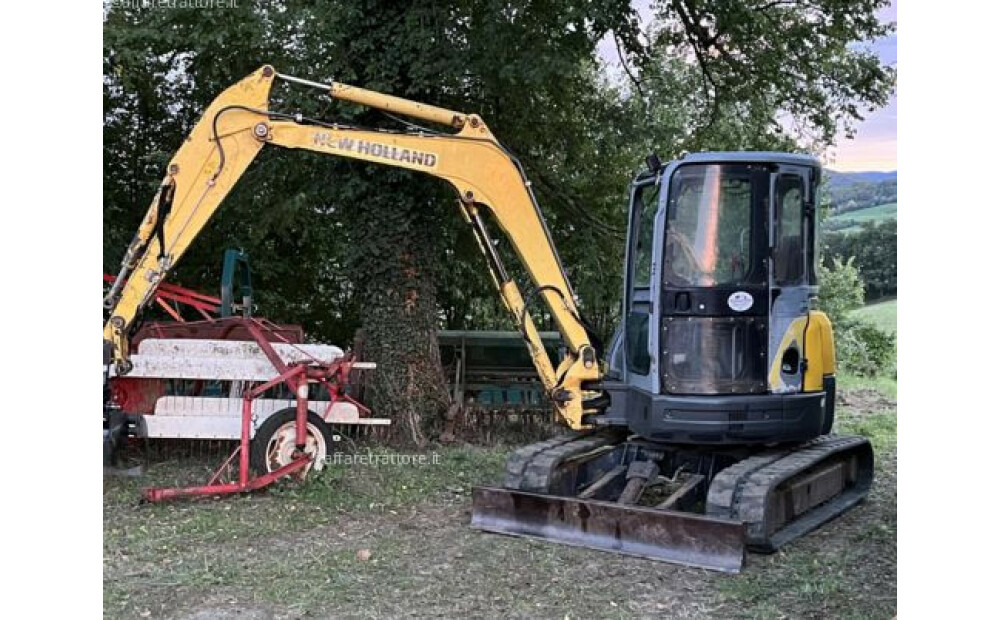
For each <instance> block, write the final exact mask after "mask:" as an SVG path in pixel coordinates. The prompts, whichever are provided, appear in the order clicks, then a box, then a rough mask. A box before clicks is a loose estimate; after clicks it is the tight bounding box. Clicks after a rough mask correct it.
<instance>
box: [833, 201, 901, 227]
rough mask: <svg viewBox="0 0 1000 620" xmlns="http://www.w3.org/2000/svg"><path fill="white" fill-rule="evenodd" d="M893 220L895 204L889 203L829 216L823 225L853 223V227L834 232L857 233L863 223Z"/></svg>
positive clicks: (894, 217)
mask: <svg viewBox="0 0 1000 620" xmlns="http://www.w3.org/2000/svg"><path fill="white" fill-rule="evenodd" d="M894 219H896V203H895V202H891V203H887V204H884V205H878V206H877V207H868V208H867V209H858V210H857V211H848V212H847V213H838V214H837V215H831V216H830V217H829V218H827V219H826V221H825V222H824V224H825V225H827V226H830V225H833V226H836V225H837V224H841V225H843V224H846V223H847V222H853V223H854V225H853V226H849V227H847V228H840V229H838V230H836V231H835V232H858V231H859V230H861V225H862V224H864V223H865V222H875V223H879V222H885V221H888V220H894ZM831 232H834V231H831Z"/></svg>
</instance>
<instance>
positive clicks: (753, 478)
mask: <svg viewBox="0 0 1000 620" xmlns="http://www.w3.org/2000/svg"><path fill="white" fill-rule="evenodd" d="M872 474H873V455H872V449H871V444H870V443H868V441H867V440H865V439H864V438H860V437H837V436H823V437H820V438H818V439H814V440H812V441H809V442H805V443H801V444H795V445H788V446H780V447H773V448H762V449H756V450H754V449H748V448H729V449H718V450H711V449H705V448H702V447H685V446H680V445H678V446H664V445H661V444H655V443H651V442H648V441H645V440H643V439H641V438H639V437H636V436H627V435H626V434H625V433H623V432H621V431H615V430H603V431H597V432H590V433H582V434H566V435H560V436H559V437H556V438H553V439H549V440H547V441H543V442H539V443H535V444H532V445H529V446H525V447H523V448H521V449H519V450H517V451H516V452H514V453H513V454H512V455H511V456H510V458H509V459H508V461H507V471H506V478H505V479H504V483H503V488H492V487H480V488H476V489H474V490H473V516H472V526H473V527H474V528H477V529H480V530H484V531H489V532H496V533H501V534H509V535H514V536H527V537H532V538H541V539H545V540H551V541H556V542H561V543H565V544H570V545H577V546H581V547H588V548H592V549H600V550H604V551H613V552H617V553H623V554H627V555H636V556H640V557H645V558H650V559H654V560H661V561H666V562H672V563H676V564H684V565H689V566H696V567H700V568H708V569H713V570H720V571H724V572H738V571H739V570H740V569H741V568H742V567H743V562H744V554H745V549H746V548H749V549H751V550H754V551H761V552H772V551H774V550H776V549H777V548H778V547H780V546H781V545H783V544H785V543H787V542H789V541H791V540H793V539H795V538H798V537H799V536H802V535H803V534H806V533H807V532H809V531H811V530H813V529H814V528H816V527H818V526H819V525H822V524H823V523H825V522H826V521H828V520H830V519H833V518H834V517H836V516H838V515H840V514H841V513H843V512H844V511H846V510H848V509H849V508H851V507H852V506H854V505H855V504H857V503H858V502H859V501H861V499H862V498H864V496H865V495H866V494H867V492H868V489H869V487H870V485H871V482H872Z"/></svg>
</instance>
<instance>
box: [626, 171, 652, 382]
mask: <svg viewBox="0 0 1000 620" xmlns="http://www.w3.org/2000/svg"><path fill="white" fill-rule="evenodd" d="M659 204H660V183H659V175H657V176H656V177H649V178H646V179H642V180H639V181H637V182H636V183H635V184H634V185H633V190H632V204H631V210H630V213H629V245H628V253H627V256H626V278H625V307H624V316H625V330H624V334H623V335H624V338H623V342H624V347H623V352H624V358H625V360H624V361H625V364H624V370H625V377H626V380H627V382H628V383H629V385H632V386H635V387H639V388H641V389H644V390H646V391H649V392H652V391H653V389H654V386H653V378H654V377H655V366H656V356H655V355H653V354H652V350H651V338H650V329H651V326H654V327H655V320H654V318H653V316H654V314H655V308H654V299H655V295H654V292H653V290H654V288H655V287H654V282H655V278H656V277H657V275H656V274H657V269H656V268H655V262H654V261H655V257H654V254H655V251H654V244H655V240H656V238H657V235H656V234H655V231H656V220H657V213H658V211H659Z"/></svg>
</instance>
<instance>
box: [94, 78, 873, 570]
mask: <svg viewBox="0 0 1000 620" xmlns="http://www.w3.org/2000/svg"><path fill="white" fill-rule="evenodd" d="M276 80H281V81H285V82H288V83H291V84H294V85H298V86H304V87H310V88H315V89H317V90H321V91H323V92H324V93H326V94H327V95H329V96H331V97H333V98H334V99H338V100H341V101H346V102H351V103H355V104H359V105H362V106H367V107H370V108H373V109H377V110H381V111H384V112H388V113H390V114H395V115H400V116H404V117H410V118H413V119H418V120H421V121H424V122H427V123H433V124H436V125H440V126H442V128H443V129H442V130H441V131H435V130H431V129H426V128H413V129H407V130H405V131H399V132H395V131H386V130H376V129H366V128H361V127H355V126H351V125H345V124H338V123H334V122H328V121H324V120H317V119H311V118H305V117H303V116H302V115H300V114H295V113H288V112H279V111H275V110H271V109H270V108H269V98H270V91H271V88H272V86H273V84H274V82H275V81H276ZM266 145H273V146H280V147H285V148H292V149H305V150H309V151H314V152H317V153H322V154H326V155H334V156H337V157H346V158H350V159H356V160H363V161H367V162H371V163H376V164H383V165H388V166H395V167H397V168H404V169H408V170H414V171H418V172H423V173H426V174H430V175H433V176H436V177H439V178H441V179H444V180H445V181H447V182H448V183H450V184H451V186H452V187H454V189H455V190H456V192H457V195H458V207H459V212H460V213H461V215H462V217H463V218H464V219H465V221H466V222H467V223H468V224H469V225H470V228H471V230H472V232H473V234H474V236H475V238H476V240H477V241H478V244H479V247H480V249H481V250H482V252H483V254H484V255H485V257H486V262H487V265H488V269H489V272H490V274H491V276H492V278H493V281H494V282H495V284H496V287H497V290H498V291H499V293H500V296H501V298H502V299H503V302H504V304H505V306H506V307H507V309H508V310H509V311H510V312H511V315H512V316H513V319H514V321H515V323H516V325H517V327H518V329H519V331H520V332H521V334H522V335H523V337H524V340H525V343H526V345H527V347H528V350H529V352H530V354H531V358H532V360H533V362H534V365H535V367H536V369H537V371H538V375H539V377H540V379H541V382H542V384H543V385H544V388H545V391H546V393H547V394H548V395H549V397H550V399H551V401H552V403H553V407H554V410H555V415H556V418H557V420H558V421H560V422H562V423H563V424H564V425H565V426H566V427H568V429H567V431H566V432H565V433H564V434H560V435H559V436H557V437H554V438H552V439H549V440H547V441H543V442H540V443H536V444H532V445H529V446H525V447H523V448H521V449H519V450H516V451H515V452H514V453H513V454H512V455H511V456H510V458H509V459H508V462H507V466H506V477H505V479H504V481H503V484H502V485H500V486H498V487H481V488H476V489H474V490H473V516H472V526H473V527H475V528H478V529H481V530H486V531H491V532H499V533H503V534H509V535H516V536H528V537H536V538H544V539H547V540H555V541H559V542H563V543H567V544H574V545H580V546H585V547H591V548H597V549H603V550H609V551H616V552H619V553H625V554H631V555H638V556H643V557H648V558H653V559H657V560H663V561H668V562H675V563H681V564H687V565H693V566H701V567H706V568H712V569H716V570H722V571H729V572H734V571H738V570H739V569H740V568H741V567H742V565H743V562H744V554H745V548H746V547H748V546H749V547H750V548H752V549H757V550H761V551H765V552H767V551H773V550H774V549H776V548H777V547H779V546H780V545H782V544H784V543H785V542H788V541H790V540H792V539H794V538H796V537H798V536H801V535H803V534H805V533H807V532H809V531H811V530H812V529H814V528H816V527H817V526H819V525H820V524H822V523H823V522H825V521H827V520H829V519H831V518H833V517H835V516H837V515H839V514H841V513H842V512H844V511H845V510H847V509H848V508H850V507H852V506H854V505H855V504H857V503H858V502H859V501H861V500H862V499H863V498H864V497H865V495H866V494H867V492H868V489H869V487H870V485H871V481H872V477H873V455H872V448H871V445H870V444H869V442H868V441H867V440H866V439H864V438H861V437H851V436H834V435H830V434H829V433H830V431H831V429H832V425H833V418H834V400H835V399H834V396H835V390H836V382H835V363H834V349H833V333H832V328H831V325H830V322H829V320H828V319H827V317H826V316H825V315H824V314H823V313H822V312H819V311H817V310H815V309H813V307H812V306H813V302H814V300H815V297H816V294H817V292H818V286H817V279H816V273H815V269H814V265H815V262H816V229H817V227H816V192H817V188H818V184H819V179H820V173H821V167H820V164H819V162H818V161H817V160H816V159H815V158H813V157H810V156H806V155H797V154H788V153H770V152H719V153H700V154H694V155H688V156H685V157H683V158H681V159H679V160H677V161H673V162H670V163H667V164H664V163H662V162H660V161H659V159H658V158H656V157H655V156H650V157H649V158H647V161H646V170H645V171H644V172H643V173H642V174H640V175H639V176H637V177H636V178H635V179H634V180H633V181H632V184H631V188H630V211H629V231H628V241H627V244H628V245H627V248H626V256H627V260H626V272H625V274H624V276H625V277H624V296H623V322H622V325H621V326H619V329H618V330H617V332H616V335H615V338H614V342H613V343H612V344H611V346H610V349H609V353H608V356H607V358H606V359H600V358H599V354H598V348H599V347H596V346H595V345H596V344H597V342H598V340H597V336H596V335H595V334H594V333H593V331H592V330H591V329H589V327H588V325H587V323H586V322H585V320H584V319H583V317H582V315H581V312H580V309H579V307H578V306H577V301H576V299H575V297H574V294H573V290H572V288H571V286H570V283H569V282H568V280H567V277H566V274H565V271H564V269H563V267H562V265H561V263H560V260H559V257H558V253H557V252H556V249H555V247H554V245H553V242H552V238H551V236H550V234H549V231H548V229H547V227H546V224H545V221H544V218H543V216H542V214H541V211H540V210H539V208H538V204H537V202H536V200H535V196H534V194H533V192H532V188H531V183H530V181H529V180H528V178H527V176H526V175H525V172H524V169H523V168H522V167H521V165H520V163H519V162H518V160H517V159H516V157H515V156H514V155H513V154H512V153H511V152H509V151H508V150H506V149H505V148H504V147H503V146H502V145H501V144H500V142H499V141H498V140H497V139H496V137H495V136H494V135H493V134H492V133H491V132H490V130H489V128H488V127H487V126H486V124H485V123H484V122H483V120H482V119H481V118H480V117H479V116H477V115H475V114H465V113H461V112H455V111H451V110H447V109H443V108H440V107H435V106H431V105H426V104H423V103H418V102H414V101H410V100H406V99H402V98H399V97H394V96H390V95H386V94H382V93H378V92H374V91H370V90H366V89H363V88H358V87H354V86H348V85H345V84H340V83H336V82H335V83H332V84H323V83H318V82H313V81H309V80H304V79H300V78H297V77H293V76H289V75H283V74H281V73H278V72H277V71H276V70H275V69H274V68H273V67H271V66H264V67H262V68H260V69H259V70H258V71H256V72H254V73H253V74H251V75H250V76H248V77H246V78H245V79H243V80H242V81H240V82H238V83H237V84H235V85H233V86H231V87H230V88H228V89H227V90H225V91H224V92H223V93H222V94H220V95H219V96H218V97H217V98H216V99H215V101H213V102H212V103H211V105H210V106H209V107H208V109H207V110H206V111H205V113H204V115H203V116H202V118H201V119H200V121H199V122H198V123H197V124H196V125H195V127H194V129H193V130H192V131H191V133H190V135H189V136H188V137H187V138H186V140H185V142H184V144H183V145H182V146H181V148H180V149H179V150H178V151H177V153H176V154H175V155H174V157H173V159H171V161H170V163H169V164H168V166H167V170H166V175H165V176H164V178H163V181H162V183H161V185H160V189H159V191H158V192H157V194H156V196H155V197H154V199H153V202H152V204H151V205H150V207H149V210H148V212H147V214H146V216H145V218H144V219H143V221H142V224H141V225H140V227H139V230H138V232H137V234H136V235H135V238H134V239H133V241H132V243H131V244H130V245H129V247H128V249H127V251H126V253H125V257H124V259H123V261H122V267H121V271H120V273H119V274H118V276H117V278H116V279H115V282H114V283H113V285H112V286H111V289H110V291H109V293H108V295H107V297H106V299H105V308H106V310H107V311H108V316H109V318H108V320H107V322H106V324H105V326H104V353H105V364H106V365H108V364H113V365H114V367H115V370H116V373H117V374H119V375H125V374H127V373H128V372H129V369H130V366H131V365H130V362H129V350H130V347H129V337H130V334H131V333H132V331H133V330H134V328H135V324H136V322H137V316H138V313H139V312H140V311H141V310H142V309H143V308H144V307H145V306H146V305H147V304H149V303H150V301H151V299H152V297H153V295H154V293H155V291H156V289H157V286H158V285H159V283H161V282H162V281H163V280H164V278H165V277H166V276H167V274H168V273H169V272H170V270H171V269H172V268H173V267H174V266H175V265H176V264H177V261H179V260H180V258H181V257H182V256H183V254H184V252H185V251H186V250H187V248H188V247H189V246H190V244H191V243H192V242H193V241H194V240H195V238H196V237H197V236H198V234H199V233H200V232H201V231H202V229H203V228H204V226H205V224H206V223H207V222H208V220H209V218H210V217H211V215H212V214H213V213H214V212H215V211H216V209H218V208H219V206H220V205H221V203H222V201H223V200H224V199H225V197H226V195H227V194H228V193H229V191H230V190H231V189H232V188H233V186H234V185H235V184H236V182H237V181H238V179H239V178H240V177H241V176H242V175H243V173H244V171H245V170H246V169H247V167H248V166H249V164H250V162H251V161H253V159H254V157H256V155H257V153H258V152H259V151H260V150H261V149H262V148H263V147H264V146H266ZM491 226H495V227H497V228H499V229H500V230H501V231H502V232H503V233H504V234H505V235H506V237H507V239H508V240H509V241H510V244H511V246H512V247H513V249H514V250H515V252H516V254H517V257H518V259H519V260H520V262H521V263H522V264H523V266H524V268H525V269H526V271H527V273H528V275H529V276H530V279H531V286H532V288H531V289H530V290H529V291H528V293H527V295H524V294H522V292H521V290H520V289H519V287H518V285H517V284H516V283H515V281H514V279H513V278H512V277H511V275H510V273H509V271H508V270H507V268H506V267H505V265H504V262H503V260H502V259H501V256H500V255H499V253H498V252H497V251H496V249H495V246H494V242H493V238H492V237H491V233H490V227H491ZM536 300H541V301H542V302H544V304H545V306H546V310H547V312H548V313H549V314H550V315H551V317H552V318H553V320H554V321H555V323H556V325H557V327H558V330H559V332H560V333H561V335H562V337H563V339H564V341H565V344H566V347H565V355H564V357H563V358H562V360H560V361H559V362H558V364H553V362H552V360H550V358H549V355H548V353H547V352H546V350H545V347H544V345H543V343H542V341H541V339H540V337H539V332H538V329H537V327H536V325H535V324H534V322H533V319H532V316H531V314H530V313H529V308H530V304H531V303H532V302H534V301H536Z"/></svg>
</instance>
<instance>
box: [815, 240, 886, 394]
mask: <svg viewBox="0 0 1000 620" xmlns="http://www.w3.org/2000/svg"><path fill="white" fill-rule="evenodd" d="M818 275H819V284H820V289H819V307H820V309H821V310H823V312H825V313H826V315H827V316H828V317H830V321H831V322H832V323H833V339H834V345H835V346H836V349H837V367H838V368H837V369H838V370H839V371H841V372H846V373H850V374H854V375H859V376H862V377H875V376H878V375H882V374H891V373H895V365H896V334H893V333H889V332H884V331H882V330H880V329H879V328H877V327H875V325H874V324H872V323H869V322H868V321H864V320H861V319H857V318H854V317H852V316H851V311H852V310H855V309H857V308H860V307H861V306H862V305H864V299H865V283H864V280H862V279H861V275H860V273H858V268H857V267H855V266H854V258H853V257H851V258H849V259H848V260H847V261H844V260H842V259H841V258H840V257H834V258H833V260H832V261H831V265H830V267H824V266H823V265H820V266H819V273H818Z"/></svg>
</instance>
